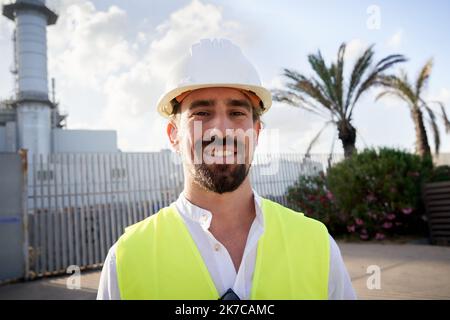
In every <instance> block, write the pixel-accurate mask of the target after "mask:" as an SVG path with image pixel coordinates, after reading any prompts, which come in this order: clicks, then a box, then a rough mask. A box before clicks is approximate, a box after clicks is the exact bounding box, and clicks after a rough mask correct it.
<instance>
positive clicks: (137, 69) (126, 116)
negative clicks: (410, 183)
mask: <svg viewBox="0 0 450 320" xmlns="http://www.w3.org/2000/svg"><path fill="white" fill-rule="evenodd" d="M3 2H5V1H3ZM48 2H49V3H50V4H51V5H52V6H53V7H54V8H56V9H57V10H58V12H59V14H60V19H59V21H58V24H57V25H56V26H52V27H49V29H48V45H49V54H48V59H49V75H50V76H51V77H55V78H56V83H57V96H58V100H59V101H60V102H61V107H62V109H63V110H65V111H67V112H68V113H69V119H68V127H69V128H71V129H76V128H85V129H115V130H117V131H118V137H119V147H120V148H121V149H122V150H124V151H149V150H159V149H161V148H166V147H168V143H167V139H166V137H165V135H164V125H165V121H164V119H162V118H160V117H159V116H158V115H157V113H156V112H155V105H156V101H157V98H158V97H159V95H160V94H161V93H162V90H163V88H164V80H165V75H166V74H167V72H168V71H169V70H170V67H171V65H172V63H173V62H174V61H175V60H176V58H177V57H178V56H179V55H180V53H182V52H185V51H186V50H187V49H188V48H189V45H190V44H191V43H193V42H195V41H197V40H198V39H200V38H204V37H228V38H230V39H231V40H233V41H234V42H236V43H238V44H239V45H240V46H241V47H242V49H243V51H244V53H245V54H246V55H247V56H248V57H249V58H250V60H252V62H253V63H254V64H255V66H256V67H257V69H258V70H259V71H260V74H261V78H262V80H263V83H264V84H265V85H266V86H268V87H269V88H275V87H279V86H282V84H283V78H282V77H281V76H280V74H281V71H282V69H283V68H285V67H287V68H293V69H296V70H298V71H301V72H304V73H306V74H310V73H311V70H310V68H309V66H308V64H307V59H306V57H307V55H308V54H309V53H312V52H316V51H317V50H318V49H320V50H321V51H322V53H323V55H324V56H325V58H326V59H327V60H328V61H330V59H335V56H336V52H337V49H338V47H339V45H340V44H341V43H342V42H344V41H345V42H346V43H347V44H348V50H347V57H348V63H347V66H348V65H351V64H352V62H353V58H354V57H355V56H356V55H357V54H358V52H360V51H361V50H363V49H364V48H365V47H366V46H368V45H370V44H375V50H376V59H380V58H382V57H384V56H385V55H387V54H391V53H402V54H405V55H406V56H407V57H408V58H409V59H410V60H409V61H408V63H406V64H405V65H404V66H403V68H405V69H406V70H407V72H408V73H409V74H410V76H411V77H415V76H416V75H417V73H418V70H419V68H420V67H421V66H422V65H423V64H424V63H425V62H426V60H427V59H428V58H431V57H433V58H434V61H435V64H434V68H433V72H432V76H431V81H430V83H429V87H428V89H427V91H426V95H427V97H428V98H429V99H439V100H441V101H443V102H444V103H446V106H447V111H448V114H450V76H449V74H450V64H449V61H448V59H449V57H450V41H448V35H449V32H450V2H449V1H444V0H442V1H433V2H425V1H416V0H414V1H408V2H406V1H400V0H397V1H356V0H354V1H350V0H347V1H331V0H330V1H324V0H323V1H270V2H269V1H256V0H242V1H206V0H192V1H181V0H175V1H162V0H153V1H143V0H128V1H107V0H96V1H87V0H62V1H59V0H51V1H50V0H49V1H48ZM374 5H375V6H376V9H377V10H379V13H380V15H379V18H380V20H379V28H378V29H373V28H372V29H371V28H369V27H368V26H367V23H368V21H369V22H370V21H372V20H370V19H371V18H373V13H371V12H373V11H370V10H369V11H370V12H368V9H370V8H373V7H371V6H374ZM12 26H13V25H12V23H9V22H8V21H7V20H6V19H5V18H2V19H1V20H0V52H1V59H0V97H8V96H9V95H10V94H11V91H12V78H11V75H10V74H9V73H8V69H9V67H10V65H11V62H12V46H11V41H10V34H11V32H12ZM375 94H376V91H371V92H369V93H368V94H367V95H366V96H365V97H364V98H363V99H362V100H361V101H360V105H358V107H357V109H356V110H355V116H354V125H355V126H356V127H357V129H358V132H359V133H360V135H359V136H358V140H357V147H358V148H360V149H361V148H364V147H366V146H368V147H370V146H392V147H399V148H403V149H408V150H411V151H412V150H413V149H414V137H415V134H414V127H413V123H412V121H411V119H410V115H409V111H408V109H407V107H406V106H405V105H404V104H403V103H402V102H400V101H396V100H392V99H387V100H382V101H379V102H376V103H375V102H374V101H373V98H374V96H375ZM264 122H265V124H266V129H267V130H266V132H270V130H278V138H277V140H278V143H277V146H276V149H277V150H279V151H284V152H294V151H295V152H304V151H305V149H306V146H307V145H308V143H309V141H310V140H311V138H312V137H313V136H314V135H315V133H316V132H317V131H318V130H319V129H320V128H321V126H322V121H321V120H320V119H318V118H316V117H314V116H312V115H310V114H308V113H306V112H305V111H302V110H299V109H296V108H293V107H290V106H284V105H280V104H278V103H275V104H274V106H273V108H272V109H271V110H270V112H268V113H267V115H265V118H264ZM440 127H441V140H442V146H441V152H447V153H448V152H450V142H449V141H450V139H449V137H450V134H446V133H445V130H444V128H443V127H442V125H441V124H440ZM272 132H273V131H272ZM334 133H335V132H334V130H333V129H331V128H330V129H329V130H328V131H326V132H325V133H324V135H323V136H322V138H321V140H320V142H319V143H318V144H317V146H316V147H315V148H314V149H313V152H317V153H326V152H329V151H330V146H331V141H332V139H333V136H334ZM429 135H431V132H430V131H429ZM268 140H269V139H268V138H267V137H264V136H263V139H262V141H261V143H260V149H261V150H262V151H264V150H266V151H267V150H269V149H270V150H272V151H273V150H274V146H273V145H272V146H270V144H269V141H268ZM430 142H431V137H430ZM334 151H335V152H342V148H341V145H340V142H339V141H337V142H336V145H335V149H334Z"/></svg>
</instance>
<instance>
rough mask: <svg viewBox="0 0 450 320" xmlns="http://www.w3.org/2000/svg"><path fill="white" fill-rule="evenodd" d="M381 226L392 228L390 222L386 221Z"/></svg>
mask: <svg viewBox="0 0 450 320" xmlns="http://www.w3.org/2000/svg"><path fill="white" fill-rule="evenodd" d="M383 228H385V229H390V228H392V222H389V221H386V222H385V223H383Z"/></svg>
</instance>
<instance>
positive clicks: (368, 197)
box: [366, 193, 376, 202]
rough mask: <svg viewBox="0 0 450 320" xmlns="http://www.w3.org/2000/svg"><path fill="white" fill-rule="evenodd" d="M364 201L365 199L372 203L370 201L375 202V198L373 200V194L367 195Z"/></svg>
mask: <svg viewBox="0 0 450 320" xmlns="http://www.w3.org/2000/svg"><path fill="white" fill-rule="evenodd" d="M366 199H367V201H368V202H372V201H374V200H376V198H375V196H374V194H373V193H369V194H368V195H367V197H366Z"/></svg>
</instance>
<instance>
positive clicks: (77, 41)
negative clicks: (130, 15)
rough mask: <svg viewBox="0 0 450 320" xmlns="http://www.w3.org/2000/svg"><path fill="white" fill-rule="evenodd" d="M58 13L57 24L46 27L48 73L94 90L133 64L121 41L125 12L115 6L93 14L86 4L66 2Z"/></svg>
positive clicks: (127, 47) (89, 6) (126, 44)
mask: <svg viewBox="0 0 450 320" xmlns="http://www.w3.org/2000/svg"><path fill="white" fill-rule="evenodd" d="M60 10H61V13H60V18H59V21H58V23H57V24H56V25H55V26H52V27H49V28H48V38H49V41H48V43H49V54H50V55H51V57H52V58H51V59H49V61H50V63H49V69H50V71H51V73H53V74H56V75H58V76H59V77H62V78H66V79H70V80H71V81H72V82H78V83H83V84H85V85H87V86H90V87H98V86H100V84H101V82H102V81H103V80H104V79H105V78H107V77H109V75H111V74H112V73H114V72H116V71H119V70H120V68H122V67H126V66H130V65H131V64H132V63H133V62H134V55H133V54H134V53H133V51H132V49H131V48H130V45H129V43H128V41H127V40H126V39H125V31H124V30H126V26H127V15H126V13H125V11H123V10H122V9H120V8H118V7H116V6H111V7H109V9H108V10H107V11H97V10H96V8H95V6H94V4H93V3H92V2H90V1H70V2H67V1H66V2H64V3H63V9H60Z"/></svg>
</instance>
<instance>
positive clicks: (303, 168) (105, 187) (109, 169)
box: [28, 151, 342, 277]
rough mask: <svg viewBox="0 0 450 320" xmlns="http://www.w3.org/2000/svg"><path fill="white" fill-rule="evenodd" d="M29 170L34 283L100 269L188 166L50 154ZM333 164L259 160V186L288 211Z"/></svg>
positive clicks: (131, 157) (154, 158) (130, 157)
mask: <svg viewBox="0 0 450 320" xmlns="http://www.w3.org/2000/svg"><path fill="white" fill-rule="evenodd" d="M340 159H342V156H339V155H338V156H335V157H334V159H333V161H332V162H336V161H339V160H340ZM30 162H31V163H30V166H29V177H28V181H29V188H28V212H29V215H28V216H29V241H30V243H29V249H30V253H29V256H30V270H29V276H30V277H35V276H44V275H49V274H57V273H64V272H65V271H66V268H67V267H68V266H70V265H78V266H80V267H82V268H83V267H98V266H100V265H101V264H102V263H103V261H104V259H105V257H106V254H107V252H108V249H109V248H110V247H111V246H112V245H113V243H114V242H115V241H116V240H117V239H118V238H119V236H120V235H121V234H122V233H123V231H124V228H125V227H126V226H129V225H131V224H133V223H136V222H137V221H140V220H142V219H144V218H146V217H148V216H149V215H151V214H153V213H155V212H157V211H158V210H159V209H160V208H162V207H165V206H167V205H169V204H170V203H171V202H173V201H175V200H176V198H177V197H178V195H179V194H180V192H181V191H182V189H183V168H182V165H181V162H180V160H179V159H178V158H177V156H176V154H175V153H172V152H170V151H163V152H158V153H108V154H97V153H85V154H50V155H46V156H42V155H39V156H34V157H33V159H30ZM329 163H330V161H329V159H328V158H327V156H326V155H324V156H317V155H316V156H311V157H305V156H304V155H301V154H279V155H264V154H260V155H256V156H255V158H254V162H253V166H252V169H251V171H250V172H251V173H250V175H251V176H250V177H251V181H252V186H253V188H254V189H255V190H256V191H257V192H258V193H259V194H260V195H261V196H264V197H267V198H270V199H273V200H276V201H278V202H280V203H282V204H285V205H286V204H287V200H286V191H287V189H288V187H289V186H291V185H293V184H294V183H295V181H296V180H297V179H298V177H299V175H311V174H317V172H319V171H321V170H326V168H327V167H328V165H329Z"/></svg>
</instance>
